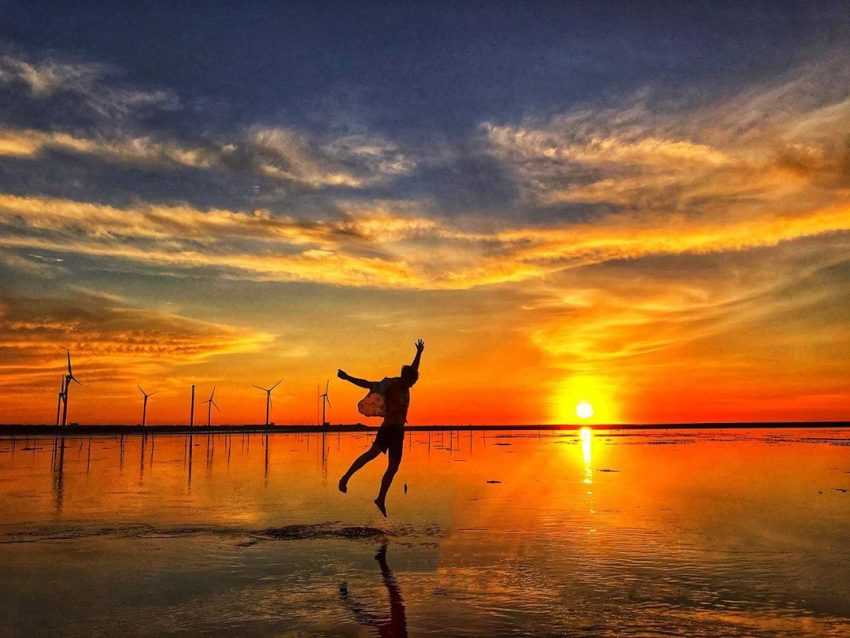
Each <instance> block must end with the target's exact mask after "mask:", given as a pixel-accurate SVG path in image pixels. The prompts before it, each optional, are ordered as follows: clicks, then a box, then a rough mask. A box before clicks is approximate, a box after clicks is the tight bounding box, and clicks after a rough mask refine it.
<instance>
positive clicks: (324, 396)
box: [319, 380, 331, 427]
mask: <svg viewBox="0 0 850 638" xmlns="http://www.w3.org/2000/svg"><path fill="white" fill-rule="evenodd" d="M330 383H331V382H330V380H328V381H326V382H325V393H324V394H320V395H319V398H320V399H321V400H322V427H327V426H328V425H330V423H328V421H327V419H325V406H326V405H330V404H331V399H330V397H329V396H328V386H329V385H330Z"/></svg>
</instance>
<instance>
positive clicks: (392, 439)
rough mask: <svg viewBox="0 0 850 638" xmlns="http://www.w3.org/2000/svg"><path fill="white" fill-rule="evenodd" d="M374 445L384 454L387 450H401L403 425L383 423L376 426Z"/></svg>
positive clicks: (402, 446) (402, 445)
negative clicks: (378, 426)
mask: <svg viewBox="0 0 850 638" xmlns="http://www.w3.org/2000/svg"><path fill="white" fill-rule="evenodd" d="M374 445H376V446H378V449H379V450H381V452H383V453H384V454H386V453H387V450H397V451H401V450H402V449H403V448H404V426H403V425H388V424H384V425H382V426H381V427H380V428H378V433H377V434H376V435H375V443H374Z"/></svg>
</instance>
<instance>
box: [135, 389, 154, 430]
mask: <svg viewBox="0 0 850 638" xmlns="http://www.w3.org/2000/svg"><path fill="white" fill-rule="evenodd" d="M138 388H139V392H141V393H142V396H143V397H144V399H143V401H142V427H145V425H146V424H147V419H148V399H150V398H151V397H152V396H153V395H155V394H156V392H151V393H150V394H148V393H147V392H145V390H144V388H143V387H142V386H138Z"/></svg>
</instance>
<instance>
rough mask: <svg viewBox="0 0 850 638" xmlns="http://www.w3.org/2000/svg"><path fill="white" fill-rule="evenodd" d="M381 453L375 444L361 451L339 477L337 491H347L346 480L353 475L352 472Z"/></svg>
mask: <svg viewBox="0 0 850 638" xmlns="http://www.w3.org/2000/svg"><path fill="white" fill-rule="evenodd" d="M380 453H381V449H380V448H379V447H378V446H377V445H374V444H373V445H372V447H370V448H369V449H368V450H366V451H365V452H363V454H361V455H360V456H358V457H357V458H356V459H354V463H352V464H351V467H350V468H348V471H347V472H346V473H345V474H343V475H342V478H341V479H339V491H340V492H346V491H348V481H349V479H351V477H352V476H354V473H355V472H357V470H359V469H360V468H361V467H363V466H364V465H366V464H367V463H368V462H369V461H371V460H372V459H374V458H375V457H376V456H378V455H379V454H380Z"/></svg>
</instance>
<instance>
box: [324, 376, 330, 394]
mask: <svg viewBox="0 0 850 638" xmlns="http://www.w3.org/2000/svg"><path fill="white" fill-rule="evenodd" d="M330 384H331V380H330V379H328V380H327V381H325V394H327V393H328V386H329V385H330Z"/></svg>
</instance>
